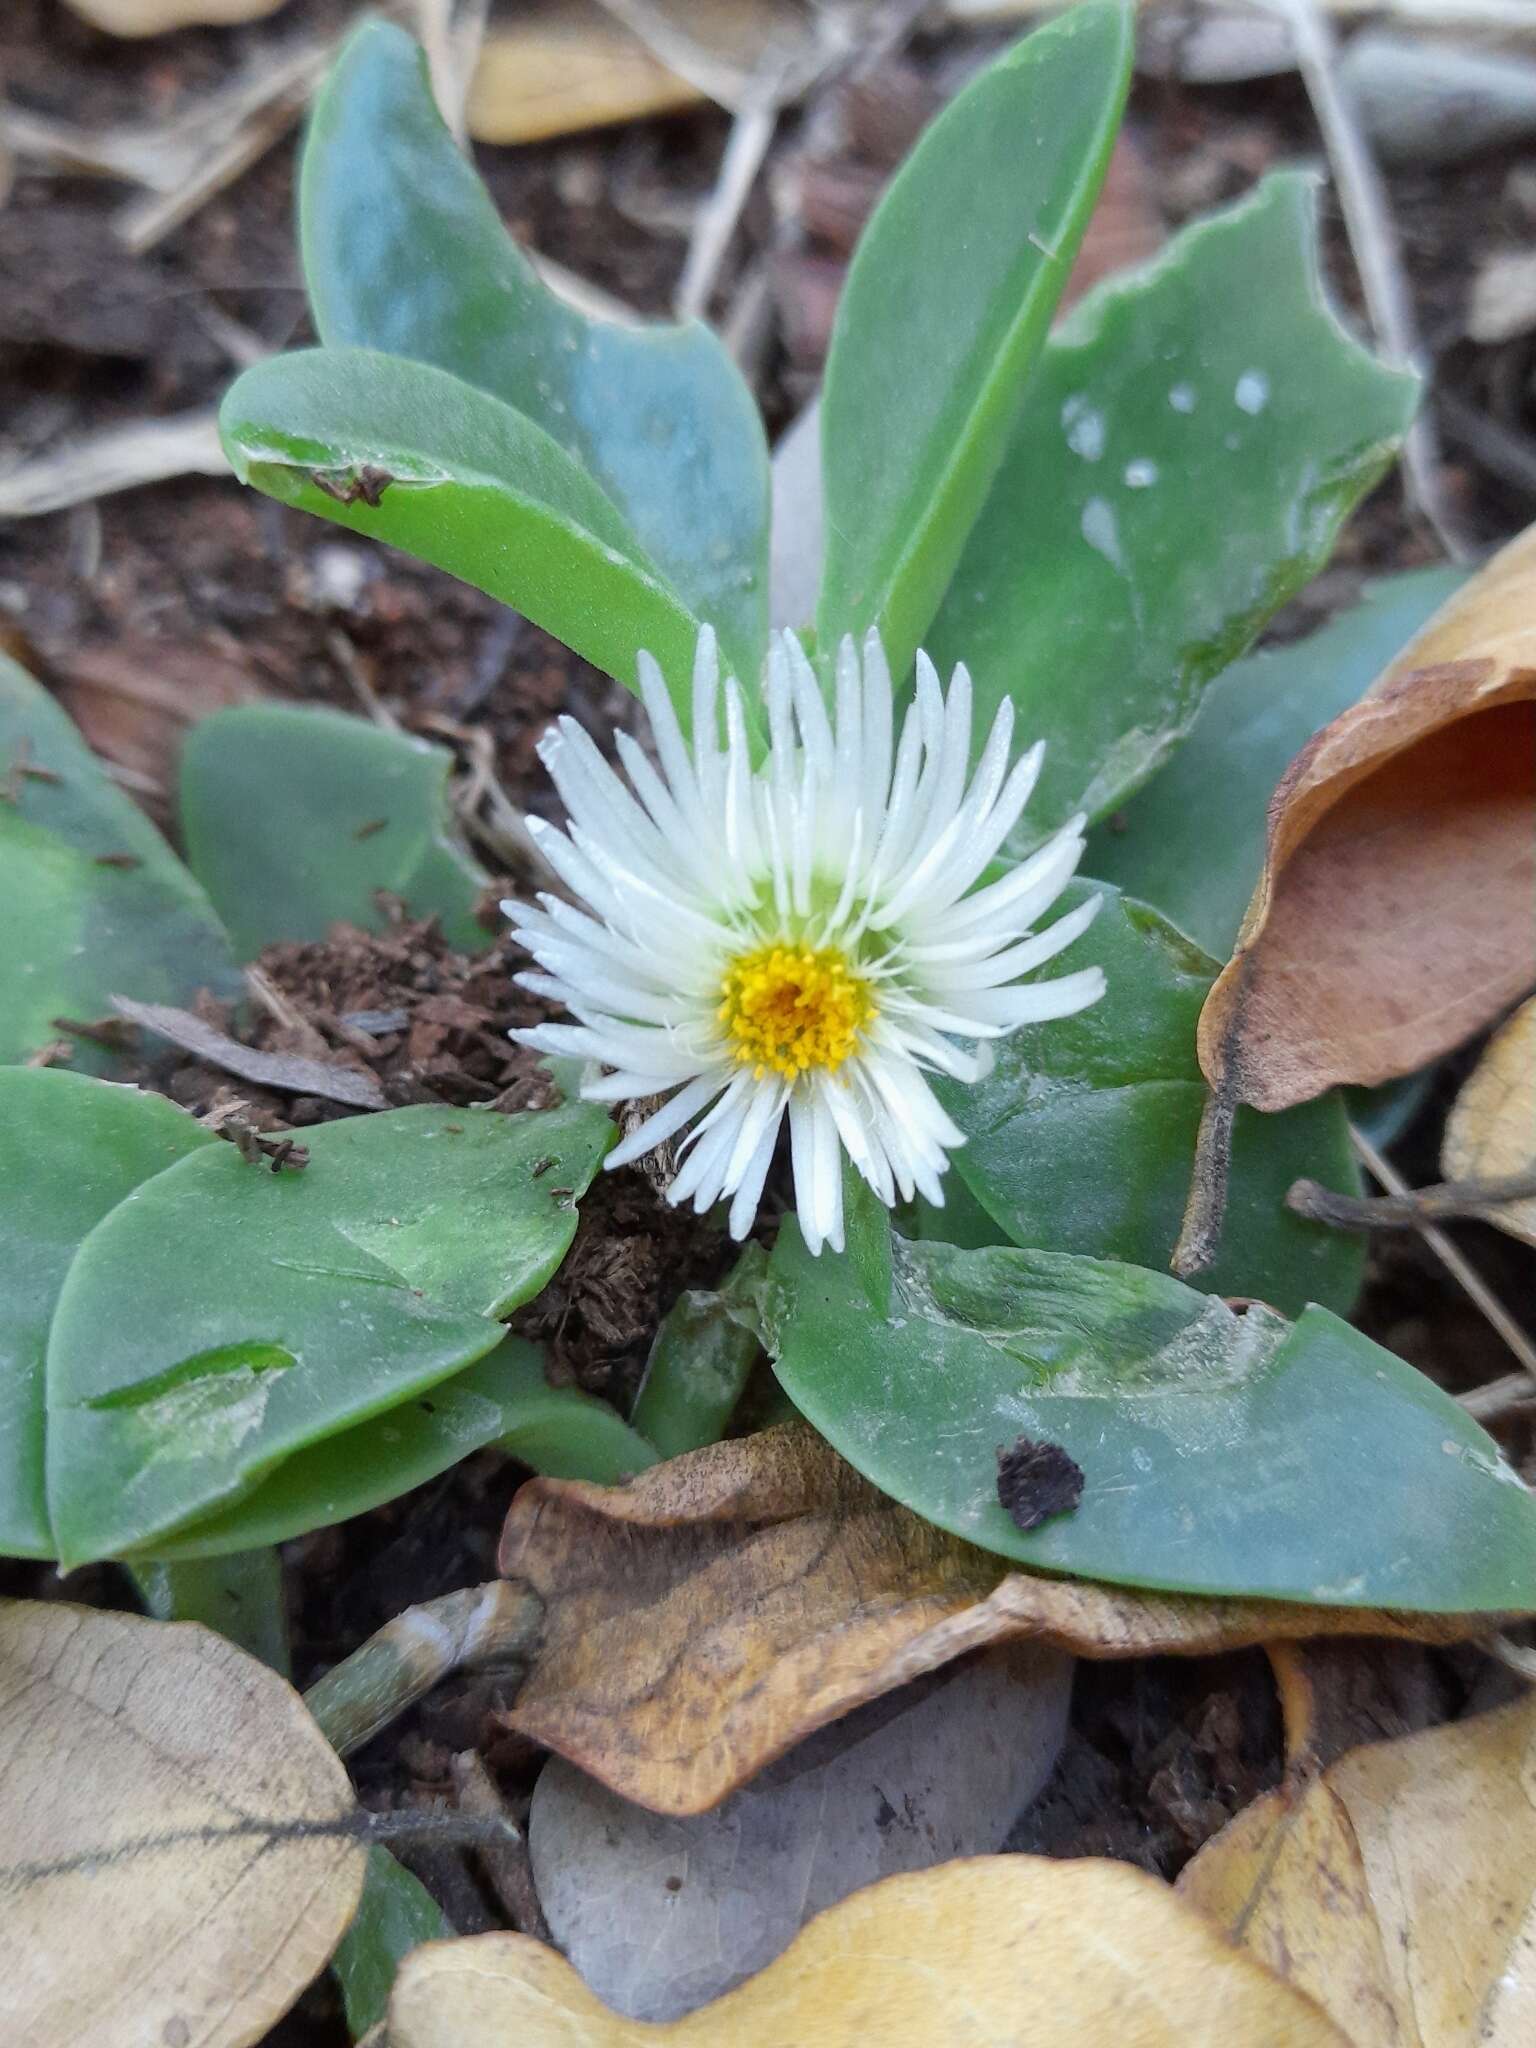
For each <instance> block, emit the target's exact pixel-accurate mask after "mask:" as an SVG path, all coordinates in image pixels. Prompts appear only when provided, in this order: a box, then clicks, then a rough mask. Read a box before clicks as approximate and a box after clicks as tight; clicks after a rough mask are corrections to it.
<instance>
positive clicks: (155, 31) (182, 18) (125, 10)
mask: <svg viewBox="0 0 1536 2048" xmlns="http://www.w3.org/2000/svg"><path fill="white" fill-rule="evenodd" d="M65 5H66V6H67V7H69V8H70V9H71V11H72V12H73V13H75V14H78V15H80V16H81V18H82V19H83V20H85V21H88V22H89V23H90V24H91V26H92V27H93V28H101V29H105V30H106V32H107V34H108V35H109V36H158V35H164V34H165V32H166V31H167V30H168V29H173V28H224V27H227V26H229V25H231V24H232V23H234V22H239V21H260V20H261V19H262V17H263V16H264V15H268V14H276V12H277V10H278V9H279V7H281V6H283V5H284V0H65Z"/></svg>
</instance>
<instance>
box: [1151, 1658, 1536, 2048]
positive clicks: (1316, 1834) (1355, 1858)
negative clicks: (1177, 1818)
mask: <svg viewBox="0 0 1536 2048" xmlns="http://www.w3.org/2000/svg"><path fill="white" fill-rule="evenodd" d="M1178 1889H1179V1892H1180V1893H1181V1895H1182V1896H1183V1897H1184V1898H1185V1899H1187V1900H1188V1901H1189V1902H1190V1904H1192V1905H1195V1906H1198V1907H1200V1909H1201V1910H1202V1911H1203V1912H1206V1913H1209V1914H1210V1915H1211V1916H1212V1919H1213V1921H1214V1922H1215V1923H1216V1924H1217V1925H1218V1926H1220V1927H1222V1928H1223V1929H1224V1930H1225V1931H1226V1932H1227V1933H1228V1935H1229V1936H1230V1937H1231V1939H1232V1940H1233V1941H1235V1942H1238V1943H1240V1944H1241V1946H1242V1947H1243V1948H1244V1949H1246V1950H1247V1951H1248V1952H1249V1953H1250V1954H1251V1955H1253V1956H1255V1957H1257V1958H1258V1960H1259V1961H1260V1962H1262V1963H1264V1964H1265V1965H1266V1966H1267V1967H1269V1968H1270V1969H1272V1970H1274V1971H1275V1972H1276V1973H1277V1974H1278V1975H1280V1976H1282V1977H1284V1978H1285V1979H1286V1980H1287V1981H1288V1982H1290V1983H1291V1984H1294V1985H1295V1986H1296V1987H1297V1989H1299V1990H1302V1991H1305V1992H1308V1993H1309V1994H1310V1995H1311V1996H1312V1997H1313V1998H1315V1999H1316V2001H1317V2002H1318V2004H1319V2005H1321V2006H1322V2007H1324V2009H1325V2010H1326V2011H1327V2012H1329V2013H1330V2014H1331V2015H1332V2016H1333V2018H1334V2019H1335V2020H1336V2021H1337V2022H1338V2024H1339V2026H1340V2027H1341V2028H1342V2030H1343V2031H1344V2033H1345V2034H1346V2035H1347V2037H1348V2038H1349V2040H1350V2041H1352V2042H1353V2043H1354V2048H1468V2044H1470V2043H1472V2042H1477V2043H1479V2044H1481V2048H1529V2044H1530V2043H1531V2042H1532V2041H1536V1963H1533V1960H1532V1959H1533V1957H1536V1692H1529V1693H1527V1694H1525V1696H1524V1697H1523V1698H1521V1699H1518V1700H1516V1701H1515V1702H1514V1703H1513V1704H1512V1705H1510V1706H1507V1707H1501V1708H1499V1709H1498V1710H1497V1711H1496V1712H1494V1713H1490V1714H1481V1715H1477V1716H1475V1717H1474V1718H1472V1719H1470V1720H1466V1721H1457V1722H1453V1723H1451V1724H1449V1725H1448V1726H1444V1727H1439V1728H1431V1729H1429V1730H1427V1731H1426V1732H1425V1733H1423V1734H1421V1735H1409V1736H1405V1737H1403V1738H1402V1739H1401V1740H1400V1741H1397V1742H1381V1743H1372V1744H1370V1745H1368V1746H1366V1747H1365V1748H1361V1749H1354V1750H1351V1751H1350V1752H1349V1753H1348V1754H1347V1755H1346V1756H1344V1757H1343V1758H1342V1759H1341V1760H1340V1761H1339V1762H1338V1763H1336V1764H1334V1765H1333V1766H1332V1767H1331V1768H1330V1769H1329V1770H1327V1771H1325V1772H1324V1773H1323V1774H1322V1776H1321V1777H1319V1778H1316V1779H1313V1780H1312V1781H1310V1782H1306V1783H1293V1784H1291V1785H1289V1786H1287V1787H1283V1788H1282V1789H1281V1790H1280V1791H1278V1792H1271V1793H1267V1794H1266V1795H1265V1796H1264V1798H1262V1799H1260V1800H1258V1801H1257V1802H1256V1803H1255V1804H1254V1805H1253V1806H1250V1807H1248V1808H1247V1809H1246V1810H1245V1811H1244V1812H1242V1813H1240V1814H1239V1815H1238V1816H1237V1818H1236V1820H1234V1821H1233V1822H1232V1823H1231V1824H1230V1825H1229V1826H1228V1827H1226V1828H1224V1829H1223V1830H1222V1832H1221V1833H1220V1834H1219V1835H1217V1836H1216V1837H1215V1838H1214V1840H1212V1841H1210V1842H1208V1843H1207V1844H1206V1846H1205V1847H1204V1848H1203V1849H1202V1850H1201V1851H1200V1853H1199V1855H1198V1856H1196V1857H1195V1859H1194V1861H1193V1862H1192V1863H1191V1864H1189V1865H1188V1867H1187V1868H1186V1869H1185V1871H1184V1873H1183V1875H1182V1877H1181V1878H1180V1879H1179V1885H1178Z"/></svg>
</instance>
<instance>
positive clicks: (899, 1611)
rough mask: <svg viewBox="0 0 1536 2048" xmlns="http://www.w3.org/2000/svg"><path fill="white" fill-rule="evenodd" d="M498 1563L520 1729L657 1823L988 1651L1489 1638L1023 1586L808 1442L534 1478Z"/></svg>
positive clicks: (1336, 1611)
mask: <svg viewBox="0 0 1536 2048" xmlns="http://www.w3.org/2000/svg"><path fill="white" fill-rule="evenodd" d="M500 1562H501V1569H502V1571H503V1572H504V1573H505V1574H506V1575H507V1576H508V1577H509V1578H515V1579H520V1580H523V1581H525V1582H526V1583H527V1584H528V1585H530V1586H531V1587H532V1588H533V1590H534V1591H535V1592H536V1593H537V1594H538V1595H539V1596H540V1598H541V1599H542V1600H543V1601H544V1604H545V1610H546V1619H545V1626H544V1635H543V1640H542V1642H541V1645H540V1649H539V1654H538V1658H537V1660H536V1662H535V1665H534V1668H533V1670H532V1672H531V1673H530V1674H529V1676H528V1678H527V1680H526V1681H525V1683H524V1685H523V1687H522V1690H521V1691H520V1692H519V1693H518V1696H517V1698H516V1700H515V1701H514V1703H513V1705H512V1707H511V1708H510V1709H509V1710H508V1713H507V1716H506V1718H507V1721H508V1722H509V1724H510V1725H511V1726H512V1727H514V1728H516V1729H518V1730H519V1731H521V1732H522V1733H523V1734H525V1735H527V1736H530V1737H531V1738H532V1739H533V1740H534V1741H536V1742H540V1743H543V1744H544V1745H545V1746H546V1747H548V1748H550V1749H553V1750H557V1751H558V1752H559V1753H560V1755H562V1756H564V1757H568V1758H569V1759H570V1761H571V1762H572V1763H574V1764H577V1765H579V1766H580V1768H581V1769H582V1770H584V1771H586V1772H587V1773H588V1774H589V1775H590V1776H591V1777H594V1778H597V1779H599V1780H601V1782H602V1783H603V1784H605V1785H608V1786H610V1787H611V1788H612V1789H613V1790H614V1791H615V1792H618V1793H619V1794H620V1795H621V1796H622V1797H624V1798H626V1799H632V1800H634V1801H635V1802H636V1803H637V1804H638V1805H641V1806H647V1807H650V1808H651V1809H652V1811H653V1812H656V1813H669V1814H690V1813H704V1812H707V1811H708V1809H709V1808H710V1807H712V1806H716V1805H718V1804H719V1802H720V1801H721V1800H722V1799H724V1798H726V1797H727V1795H728V1794H729V1793H731V1792H732V1791H734V1790H735V1788H736V1787H737V1786H738V1785H742V1784H745V1783H746V1781H747V1780H748V1779H749V1778H751V1777H753V1776H754V1775H755V1774H756V1773H757V1772H758V1771H760V1770H761V1769H762V1768H763V1766H764V1765H765V1764H768V1763H771V1762H772V1761H773V1759H774V1758H775V1757H777V1756H781V1755H783V1754H784V1752H785V1751H786V1750H788V1749H790V1748H792V1747H793V1746H794V1744H795V1743H797V1742H799V1741H801V1740H802V1739H803V1738H804V1737H805V1736H807V1735H809V1734H810V1733H811V1732H812V1730H813V1729H816V1728H820V1727H823V1726H825V1725H826V1723H828V1722H830V1721H835V1720H837V1719H838V1718H839V1717H840V1716H841V1715H843V1714H846V1713H849V1712H850V1711H851V1710H852V1709H853V1708H854V1707H857V1706H860V1705H862V1704H863V1702H864V1701H866V1700H871V1699H876V1698H878V1697H879V1696H880V1695H881V1694H883V1693H887V1692H891V1691H893V1690H894V1689H895V1688H896V1687H898V1686H901V1685H905V1684H907V1683H908V1682H909V1681H910V1680H912V1679H913V1678H916V1677H918V1676H919V1675H920V1674H921V1673H923V1672H925V1671H932V1670H936V1669H937V1668H938V1667H939V1666H940V1665H943V1664H947V1663H948V1662H949V1661H950V1660H951V1659H952V1658H955V1657H959V1656H963V1655H964V1654H965V1653H966V1652H967V1651H970V1650H976V1649H980V1648H982V1647H984V1646H985V1645H987V1644H989V1643H1000V1642H1010V1641H1020V1640H1034V1641H1039V1642H1045V1643H1051V1644H1054V1645H1055V1646H1056V1647H1058V1648H1060V1649H1064V1650H1070V1651H1073V1652H1075V1653H1076V1654H1078V1655H1079V1656H1085V1657H1103V1658H1108V1657H1140V1656H1153V1655H1168V1654H1173V1655H1181V1654H1182V1655H1190V1656H1201V1655H1207V1654H1209V1653H1211V1652H1214V1651H1217V1650H1227V1649H1236V1648H1238V1647H1239V1646H1241V1645H1243V1644H1247V1643H1257V1642H1264V1641H1272V1640H1275V1639H1277V1638H1282V1637H1295V1636H1304V1635H1322V1634H1334V1633H1341V1632H1348V1633H1350V1634H1354V1635H1360V1634H1377V1635H1386V1636H1398V1637H1403V1638H1409V1639H1419V1640H1429V1641H1459V1640H1463V1639H1465V1638H1466V1637H1467V1636H1469V1635H1472V1634H1476V1633H1480V1632H1481V1631H1483V1630H1485V1629H1486V1628H1487V1627H1488V1625H1489V1624H1488V1619H1487V1617H1486V1616H1483V1617H1476V1616H1473V1617H1457V1616H1447V1615H1397V1614H1386V1613H1378V1614H1368V1613H1360V1612H1355V1611H1351V1610H1348V1609H1340V1608H1313V1607H1302V1606H1288V1605H1284V1604H1282V1603H1280V1602H1278V1601H1264V1600H1256V1601H1253V1600H1250V1601H1244V1600H1212V1599H1200V1598H1196V1597H1192V1596H1185V1597H1181V1596H1177V1595H1159V1594H1139V1593H1133V1592H1128V1591H1125V1590H1123V1589H1116V1588H1112V1587H1108V1586H1098V1585H1093V1584H1091V1583H1089V1582H1087V1581H1073V1580H1066V1579H1047V1578H1036V1577H1034V1576H1032V1575H1031V1574H1029V1573H1026V1572H1012V1571H1009V1570H1008V1569H1007V1568H1006V1566H1005V1565H1004V1564H1003V1562H1002V1560H1001V1559H999V1558H997V1557H994V1556H992V1555H991V1554H990V1553H988V1552H986V1551H982V1550H977V1549H974V1548H973V1547H972V1546H971V1545H970V1544H967V1543H963V1542H961V1541H960V1539H959V1538H958V1537H956V1536H951V1535H949V1534H948V1533H947V1532H946V1531H944V1530H942V1529H936V1528H935V1527H934V1526H933V1525H932V1524H931V1523H929V1522H925V1521H924V1520H922V1518H921V1517H920V1516H918V1515H914V1514H912V1513H911V1512H910V1511H909V1510H908V1509H906V1508H904V1507H901V1506H900V1505H899V1504H898V1503H897V1502H896V1501H893V1500H891V1499H890V1498H889V1497H888V1496H887V1495H885V1494H883V1493H881V1492H879V1491H878V1490H877V1489H876V1488H875V1487H873V1486H871V1485H870V1484H869V1482H868V1481H867V1480H865V1479H863V1478H861V1477H860V1476H859V1474H858V1473H857V1472H855V1471H854V1470H853V1468H852V1467H851V1466H850V1465H847V1464H845V1463H844V1462H843V1460H842V1459H841V1458H839V1457H838V1455H837V1453H836V1452H835V1451H834V1450H833V1449H832V1448H831V1446H830V1445H829V1444H827V1443H825V1442H824V1441H823V1440H822V1439H821V1438H820V1437H819V1436H818V1435H817V1434H816V1433H815V1431H814V1430H811V1429H808V1428H806V1427H804V1426H803V1425H800V1424H790V1425H786V1426H784V1427H781V1428H778V1429H771V1430H765V1431H763V1432H761V1433H760V1434H759V1435H756V1436H750V1437H745V1438H741V1439H739V1440H737V1441H734V1442H730V1443H722V1444H712V1445H710V1446H709V1447H708V1448H707V1449H705V1450H702V1451H694V1452H690V1453H689V1454H688V1455H687V1456H686V1457H681V1458H673V1459H670V1460H668V1461H667V1462H666V1463H665V1464H662V1465H657V1466H654V1467H652V1469H651V1470H650V1471H648V1472H645V1473H642V1474H641V1475H640V1476H639V1478H637V1479H634V1480H632V1481H631V1482H630V1483H629V1484H628V1485H627V1486H615V1487H604V1486H592V1485H588V1484H586V1483H585V1482H583V1481H580V1480H559V1479H533V1480H530V1481H529V1482H528V1483H527V1484H526V1485H525V1486H523V1487H522V1489H521V1490H520V1491H519V1493H518V1495H517V1498H516V1499H515V1500H514V1501H513V1503H512V1509H511V1512H510V1514H509V1515H508V1517H507V1525H506V1529H505V1531H504V1533H503V1536H502V1544H501V1560H500Z"/></svg>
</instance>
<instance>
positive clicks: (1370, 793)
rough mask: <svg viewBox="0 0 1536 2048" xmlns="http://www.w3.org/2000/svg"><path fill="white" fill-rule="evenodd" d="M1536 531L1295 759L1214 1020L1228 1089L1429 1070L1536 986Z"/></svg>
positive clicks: (1285, 1104)
mask: <svg viewBox="0 0 1536 2048" xmlns="http://www.w3.org/2000/svg"><path fill="white" fill-rule="evenodd" d="M1533 805H1536V527H1533V528H1531V529H1530V530H1528V531H1527V532H1526V533H1524V534H1522V535H1521V536H1520V538H1519V539H1518V540H1515V541H1512V542H1511V543H1510V545H1509V546H1508V547H1507V548H1505V549H1504V550H1503V551H1502V552H1501V553H1500V554H1498V555H1496V556H1495V557H1494V559H1493V561H1492V562H1490V563H1489V564H1488V566H1487V568H1485V569H1484V570H1483V571H1482V572H1481V574H1479V575H1477V576H1475V577H1473V579H1472V580H1471V582H1470V583H1468V584H1467V585H1465V587H1464V588H1463V589H1462V590H1460V591H1459V592H1458V593H1457V594H1456V596H1454V597H1453V598H1452V599H1451V600H1450V602H1449V603H1448V604H1446V605H1445V606H1444V607H1443V608H1442V609H1441V610H1440V611H1439V612H1437V613H1436V614H1435V616H1434V618H1432V619H1431V620H1430V622H1429V624H1428V625H1427V626H1426V627H1425V628H1424V629H1423V631H1422V632H1421V633H1419V634H1418V635H1417V636H1416V637H1415V638H1414V639H1413V640H1411V641H1410V642H1409V644H1408V646H1407V647H1406V648H1404V650H1403V652H1402V653H1401V654H1400V655H1399V656H1398V658H1397V659H1396V661H1394V662H1393V663H1392V664H1391V666H1390V667H1389V668H1388V669H1387V670H1386V671H1385V672H1384V673H1383V674H1382V675H1381V676H1380V677H1378V679H1377V681H1376V682H1375V683H1374V684H1373V685H1372V687H1371V689H1370V690H1369V691H1368V692H1367V694H1366V695H1365V696H1364V697H1363V698H1362V699H1361V700H1360V702H1359V703H1358V704H1356V705H1354V706H1352V707H1351V709H1349V710H1348V711H1345V712H1344V713H1342V715H1341V716H1340V717H1338V718H1336V719H1335V720H1334V721H1333V723H1332V724H1331V725H1326V726H1324V727H1323V729H1322V731H1321V732H1320V733H1318V734H1317V735H1316V737H1315V738H1314V739H1312V740H1311V741H1310V742H1309V743H1308V744H1307V746H1305V747H1304V748H1303V749H1302V751H1301V753H1300V754H1299V755H1298V756H1297V757H1296V759H1295V761H1293V762H1292V764H1291V766H1290V768H1289V769H1288V770H1287V772H1286V774H1285V776H1284V778H1283V779H1282V781H1281V783H1280V786H1279V788H1278V789H1277V790H1276V791H1275V794H1274V797H1273V798H1272V800H1271V803H1270V811H1269V827H1268V838H1267V844H1266V849H1265V860H1264V871H1263V874H1262V875H1261V877H1260V880H1259V886H1258V889H1257V891H1256V892H1255V895H1254V899H1253V902H1252V903H1251V904H1250V906H1249V909H1248V915H1247V918H1246V919H1245V921H1244V924H1243V928H1242V930H1241V932H1240V933H1239V934H1238V940H1237V946H1236V949H1235V951H1234V953H1233V956H1232V959H1231V961H1230V962H1229V963H1228V965H1227V967H1226V968H1225V969H1224V971H1223V972H1222V974H1221V975H1220V976H1219V977H1218V979H1217V981H1216V983H1215V986H1214V987H1213V988H1212V990H1211V993H1210V995H1209V996H1208V997H1207V999H1206V1004H1205V1008H1204V1010H1203V1012H1202V1013H1201V1018H1200V1064H1201V1066H1202V1067H1203V1068H1204V1070H1205V1075H1206V1078H1207V1080H1209V1081H1210V1082H1211V1084H1212V1086H1213V1088H1214V1089H1215V1090H1216V1093H1217V1096H1218V1098H1219V1099H1221V1100H1224V1101H1226V1102H1229V1103H1230V1102H1246V1103H1251V1104H1252V1105H1253V1106H1254V1107H1255V1108H1256V1109H1266V1110H1275V1109H1288V1108H1290V1107H1291V1105H1292V1104H1294V1103H1297V1102H1306V1101H1309V1100H1310V1099H1311V1098H1312V1097H1313V1096H1315V1095H1321V1094H1322V1093H1323V1091H1324V1090H1325V1089H1327V1088H1330V1087H1332V1086H1334V1085H1335V1083H1338V1082H1346V1081H1349V1082H1361V1083H1368V1084H1374V1083H1376V1082H1379V1081H1389V1080H1392V1079H1393V1078H1394V1077H1395V1076H1397V1075H1399V1074H1407V1073H1411V1072H1413V1070H1414V1069H1415V1068H1417V1067H1422V1066H1424V1065H1425V1064H1427V1062H1429V1061H1430V1060H1432V1059H1435V1058H1437V1057H1438V1056H1439V1055H1440V1054H1441V1053H1444V1052H1446V1051H1448V1050H1449V1049H1450V1048H1451V1047H1452V1046H1454V1045H1457V1044H1459V1043H1460V1042H1461V1040H1462V1039H1464V1038H1466V1037H1468V1036H1469V1035H1470V1034H1471V1033H1472V1032H1474V1031H1477V1030H1479V1029H1480V1028H1481V1027H1482V1026H1483V1025H1485V1024H1487V1023H1488V1022H1489V1020H1490V1019H1491V1018H1494V1017H1496V1016H1497V1015H1498V1014H1499V1012H1500V1011H1501V1010H1502V1009H1504V1007H1505V1006H1506V1005H1507V1004H1508V1003H1510V1002H1512V1001H1513V1000H1514V999H1515V998H1516V997H1517V996H1519V995H1521V994H1523V993H1524V991H1525V990H1526V989H1527V988H1529V987H1530V986H1531V984H1532V983H1533V982H1536V919H1533V918H1532V916H1531V904H1532V901H1533V892H1536V831H1533V829H1532V820H1533Z"/></svg>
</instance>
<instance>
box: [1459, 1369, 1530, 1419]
mask: <svg viewBox="0 0 1536 2048" xmlns="http://www.w3.org/2000/svg"><path fill="white" fill-rule="evenodd" d="M1456 1399H1457V1400H1458V1401H1459V1402H1460V1404H1461V1406H1462V1407H1463V1408H1465V1409H1466V1411H1467V1413H1468V1414H1469V1415H1470V1416H1471V1417H1472V1419H1473V1421H1474V1422H1487V1421H1489V1420H1490V1419H1491V1418H1492V1417H1493V1416H1495V1415H1503V1414H1504V1413H1505V1412H1506V1410H1508V1409H1510V1408H1523V1407H1527V1406H1529V1405H1530V1404H1531V1403H1533V1402H1536V1383H1533V1382H1532V1379H1531V1376H1530V1374H1529V1373H1524V1372H1509V1373H1506V1374H1505V1375H1504V1377H1503V1378H1502V1379H1499V1380H1490V1381H1489V1382H1488V1384H1487V1386H1485V1387H1474V1388H1473V1389H1472V1390H1471V1392H1470V1393H1466V1394H1458V1395H1457V1396H1456Z"/></svg>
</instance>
